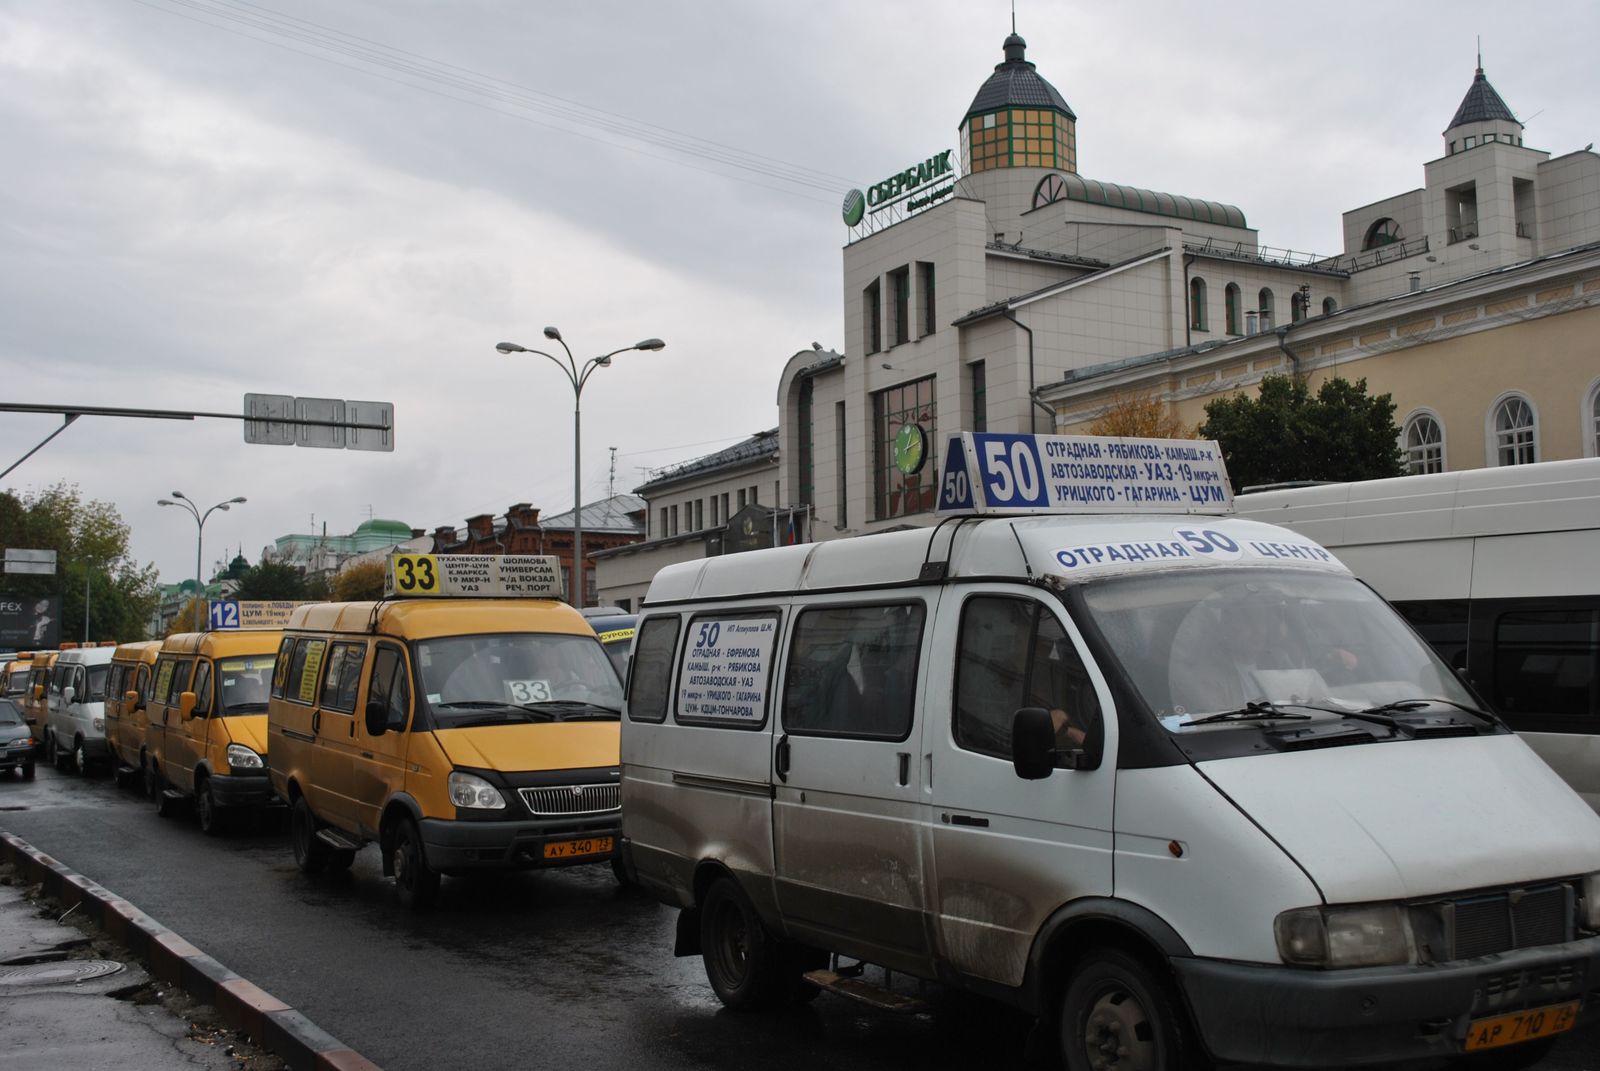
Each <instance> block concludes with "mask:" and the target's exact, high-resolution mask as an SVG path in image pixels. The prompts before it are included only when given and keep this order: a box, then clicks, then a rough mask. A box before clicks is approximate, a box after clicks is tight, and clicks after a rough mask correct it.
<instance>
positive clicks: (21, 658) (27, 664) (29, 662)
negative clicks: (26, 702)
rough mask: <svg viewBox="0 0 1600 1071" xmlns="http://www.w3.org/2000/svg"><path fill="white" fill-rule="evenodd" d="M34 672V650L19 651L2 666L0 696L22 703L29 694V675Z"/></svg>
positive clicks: (0, 670) (0, 671) (0, 668)
mask: <svg viewBox="0 0 1600 1071" xmlns="http://www.w3.org/2000/svg"><path fill="white" fill-rule="evenodd" d="M32 672H33V652H32V651H18V652H17V657H15V658H13V659H12V660H11V661H9V662H7V663H6V664H5V665H3V666H0V698H4V699H15V700H16V701H17V702H18V703H21V702H22V701H23V699H24V697H26V696H27V694H28V675H29V674H30V673H32Z"/></svg>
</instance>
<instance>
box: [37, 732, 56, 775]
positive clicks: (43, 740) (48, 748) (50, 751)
mask: <svg viewBox="0 0 1600 1071" xmlns="http://www.w3.org/2000/svg"><path fill="white" fill-rule="evenodd" d="M39 750H40V751H41V752H43V754H42V755H41V756H40V758H42V759H44V761H45V762H46V763H48V764H50V765H51V766H54V765H55V764H56V734H55V733H53V732H51V731H50V730H49V729H45V730H44V731H43V732H42V733H40V734H39Z"/></svg>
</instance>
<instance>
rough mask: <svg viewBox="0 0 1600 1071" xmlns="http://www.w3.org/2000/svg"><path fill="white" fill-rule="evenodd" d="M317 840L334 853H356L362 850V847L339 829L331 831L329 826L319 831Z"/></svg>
mask: <svg viewBox="0 0 1600 1071" xmlns="http://www.w3.org/2000/svg"><path fill="white" fill-rule="evenodd" d="M317 839H318V840H320V841H321V842H322V843H324V844H326V845H327V846H328V847H330V848H332V849H333V850H334V851H339V852H354V851H359V850H360V849H361V845H359V844H357V843H356V842H355V841H353V840H351V839H349V838H348V837H346V836H345V835H344V834H343V833H340V832H339V831H338V830H337V829H329V828H328V827H327V826H323V827H322V828H321V829H319V830H317Z"/></svg>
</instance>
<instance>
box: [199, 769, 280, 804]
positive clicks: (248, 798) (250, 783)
mask: <svg viewBox="0 0 1600 1071" xmlns="http://www.w3.org/2000/svg"><path fill="white" fill-rule="evenodd" d="M211 798H212V799H214V800H216V801H217V806H218V807H259V806H260V805H262V804H264V803H267V802H268V801H270V800H271V799H272V781H271V779H270V778H268V777H267V775H266V772H265V771H262V772H261V773H259V774H238V773H235V774H229V775H227V776H226V777H221V776H214V777H212V778H211Z"/></svg>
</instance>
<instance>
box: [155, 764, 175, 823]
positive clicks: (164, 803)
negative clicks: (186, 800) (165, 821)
mask: <svg viewBox="0 0 1600 1071" xmlns="http://www.w3.org/2000/svg"><path fill="white" fill-rule="evenodd" d="M148 783H150V784H151V786H152V787H151V789H150V798H151V799H152V800H154V801H155V804H156V814H157V815H159V816H160V817H162V818H171V817H172V816H173V815H175V814H177V813H178V801H177V800H175V799H173V798H172V797H171V796H169V795H167V779H166V778H165V777H162V776H161V771H160V770H154V771H153V772H152V773H151V774H150V780H149V782H148Z"/></svg>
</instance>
